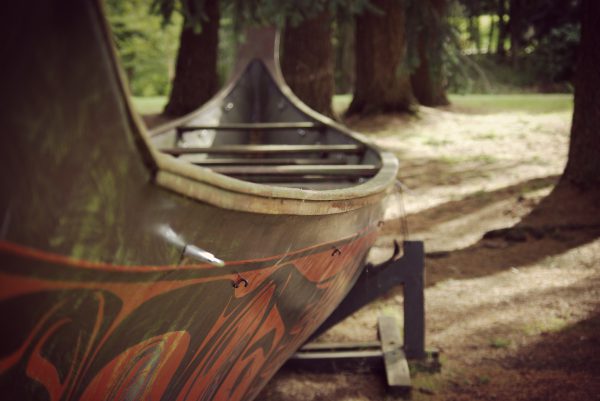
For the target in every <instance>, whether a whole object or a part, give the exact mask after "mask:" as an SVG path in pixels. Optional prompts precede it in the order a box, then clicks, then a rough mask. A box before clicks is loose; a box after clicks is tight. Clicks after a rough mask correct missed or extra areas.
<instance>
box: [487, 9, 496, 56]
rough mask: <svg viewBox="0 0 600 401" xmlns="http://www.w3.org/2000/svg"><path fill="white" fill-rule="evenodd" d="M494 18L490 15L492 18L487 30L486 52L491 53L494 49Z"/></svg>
mask: <svg viewBox="0 0 600 401" xmlns="http://www.w3.org/2000/svg"><path fill="white" fill-rule="evenodd" d="M494 22H495V21H494V18H493V17H492V20H491V21H490V32H489V36H488V46H487V53H488V54H492V52H493V51H494V34H495V33H496V30H495V28H496V24H495V23H494Z"/></svg>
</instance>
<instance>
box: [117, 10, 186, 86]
mask: <svg viewBox="0 0 600 401" xmlns="http://www.w3.org/2000/svg"><path fill="white" fill-rule="evenodd" d="M150 5H151V0H122V1H118V0H110V1H107V2H106V6H107V16H108V20H109V23H110V25H111V28H112V32H113V35H114V39H115V43H116V46H117V51H118V53H119V56H120V59H121V63H122V65H123V68H124V70H125V72H126V74H127V78H128V80H129V85H130V90H131V92H132V93H133V94H134V95H136V96H156V95H165V94H167V93H168V91H169V86H170V81H171V76H172V71H173V62H174V59H175V53H176V50H177V45H178V29H177V27H176V26H174V25H175V24H173V25H167V26H163V24H162V21H161V18H160V17H158V16H155V15H150V14H149V9H150ZM177 19H178V17H177V16H174V21H177Z"/></svg>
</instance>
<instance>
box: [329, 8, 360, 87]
mask: <svg viewBox="0 0 600 401" xmlns="http://www.w3.org/2000/svg"><path fill="white" fill-rule="evenodd" d="M354 37H355V35H354V15H351V14H349V13H348V12H347V11H346V10H338V13H337V15H336V20H335V33H334V38H335V40H334V49H335V68H334V77H335V91H336V93H350V92H352V89H353V88H354V79H355V77H354V73H355V71H354Z"/></svg>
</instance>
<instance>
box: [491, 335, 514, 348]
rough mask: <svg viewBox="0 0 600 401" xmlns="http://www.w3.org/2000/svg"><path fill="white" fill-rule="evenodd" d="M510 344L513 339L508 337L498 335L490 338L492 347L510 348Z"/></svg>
mask: <svg viewBox="0 0 600 401" xmlns="http://www.w3.org/2000/svg"><path fill="white" fill-rule="evenodd" d="M510 344H511V341H510V340H509V339H508V338H501V337H497V338H492V339H491V340H490V346H491V347H492V348H498V349H500V348H508V347H510Z"/></svg>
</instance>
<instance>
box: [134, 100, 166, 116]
mask: <svg viewBox="0 0 600 401" xmlns="http://www.w3.org/2000/svg"><path fill="white" fill-rule="evenodd" d="M131 100H132V101H133V107H134V108H135V110H136V111H137V112H138V113H140V114H156V113H160V112H162V110H163V108H164V107H165V104H167V100H168V99H167V97H166V96H150V97H139V96H132V98H131Z"/></svg>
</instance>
